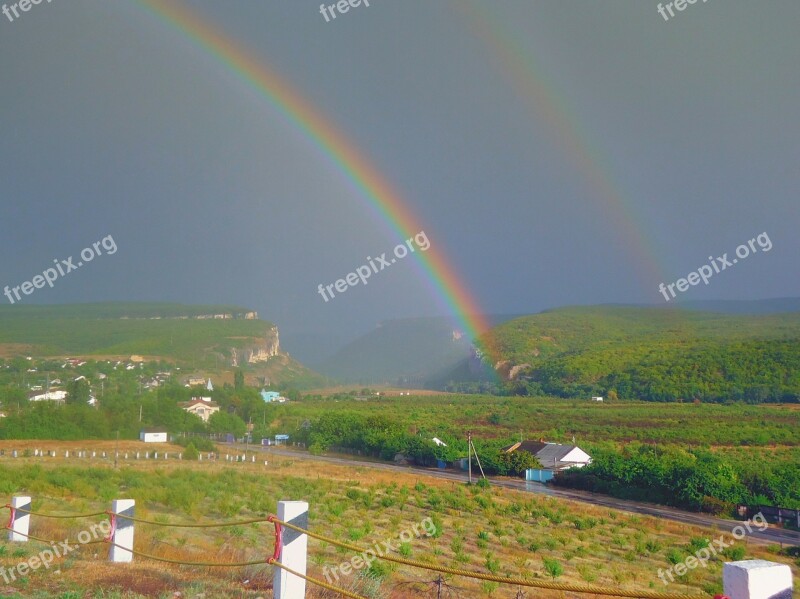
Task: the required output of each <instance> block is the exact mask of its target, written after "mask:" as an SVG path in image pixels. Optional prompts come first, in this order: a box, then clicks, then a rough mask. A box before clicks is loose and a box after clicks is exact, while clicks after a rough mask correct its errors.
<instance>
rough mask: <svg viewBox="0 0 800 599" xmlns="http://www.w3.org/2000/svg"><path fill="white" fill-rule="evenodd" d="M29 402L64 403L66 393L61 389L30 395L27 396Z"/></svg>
mask: <svg viewBox="0 0 800 599" xmlns="http://www.w3.org/2000/svg"><path fill="white" fill-rule="evenodd" d="M28 399H29V400H30V401H62V402H63V401H65V400H66V399H67V392H66V391H64V390H63V389H53V390H51V391H48V392H47V393H30V394H28Z"/></svg>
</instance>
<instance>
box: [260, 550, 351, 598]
mask: <svg viewBox="0 0 800 599" xmlns="http://www.w3.org/2000/svg"><path fill="white" fill-rule="evenodd" d="M271 563H272V565H273V566H277V567H278V568H281V569H283V570H286V571H287V572H288V573H289V574H294V575H295V576H299V577H300V578H302V579H304V580H306V581H308V582H310V583H312V584H315V585H317V586H320V587H322V588H323V589H328V590H329V591H333V592H335V593H341V594H342V595H344V596H345V597H351V598H352V599H367V598H366V597H364V596H363V595H356V594H355V593H351V592H350V591H346V590H345V589H341V588H339V587H335V586H333V585H332V584H328V583H327V582H325V581H323V580H319V579H318V578H311V576H306V575H304V574H300V572H295V571H294V570H292V569H291V568H288V567H286V566H284V565H283V564H282V563H280V562H277V561H274V560H272V561H271Z"/></svg>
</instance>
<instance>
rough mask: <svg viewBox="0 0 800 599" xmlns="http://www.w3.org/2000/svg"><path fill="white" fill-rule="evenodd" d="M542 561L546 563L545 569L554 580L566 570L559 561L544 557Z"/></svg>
mask: <svg viewBox="0 0 800 599" xmlns="http://www.w3.org/2000/svg"><path fill="white" fill-rule="evenodd" d="M542 561H543V562H544V569H545V570H547V573H548V574H549V575H550V576H552V577H553V580H555V579H556V578H558V577H559V576H561V575H562V574H563V573H564V568H563V567H562V566H561V563H560V562H559V561H558V560H554V559H549V558H546V557H543V558H542Z"/></svg>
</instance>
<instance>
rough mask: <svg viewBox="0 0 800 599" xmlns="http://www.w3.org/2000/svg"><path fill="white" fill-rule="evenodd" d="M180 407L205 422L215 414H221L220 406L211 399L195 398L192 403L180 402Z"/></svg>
mask: <svg viewBox="0 0 800 599" xmlns="http://www.w3.org/2000/svg"><path fill="white" fill-rule="evenodd" d="M178 407H179V408H183V409H184V410H186V411H187V412H189V413H190V414H194V415H195V416H197V417H198V418H200V420H202V421H203V422H208V419H209V418H211V416H212V415H213V414H216V413H217V412H219V404H217V403H214V402H213V401H211V398H210V397H193V398H192V400H191V401H182V402H180V403H179V404H178Z"/></svg>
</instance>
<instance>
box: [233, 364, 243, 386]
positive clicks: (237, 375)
mask: <svg viewBox="0 0 800 599" xmlns="http://www.w3.org/2000/svg"><path fill="white" fill-rule="evenodd" d="M233 388H234V389H236V390H237V391H239V390H240V389H244V371H243V370H242V369H241V368H237V369H236V372H234V373H233Z"/></svg>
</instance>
